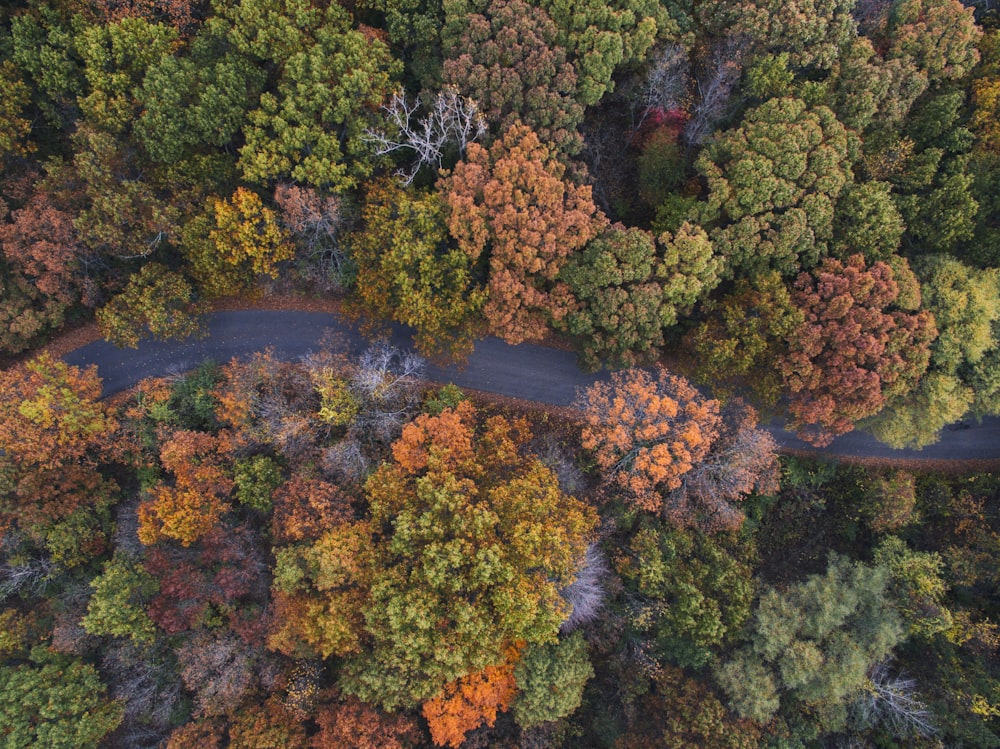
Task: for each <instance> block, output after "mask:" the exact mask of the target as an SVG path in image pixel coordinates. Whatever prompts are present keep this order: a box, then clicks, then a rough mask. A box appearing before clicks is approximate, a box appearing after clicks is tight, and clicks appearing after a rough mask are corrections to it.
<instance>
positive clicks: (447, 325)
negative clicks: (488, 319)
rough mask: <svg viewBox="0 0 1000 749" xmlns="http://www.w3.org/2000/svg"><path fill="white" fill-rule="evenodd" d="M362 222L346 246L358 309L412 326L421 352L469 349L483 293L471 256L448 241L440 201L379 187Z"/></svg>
mask: <svg viewBox="0 0 1000 749" xmlns="http://www.w3.org/2000/svg"><path fill="white" fill-rule="evenodd" d="M362 218H363V220H364V222H365V226H364V229H363V230H362V231H360V232H358V233H356V234H354V235H353V237H352V238H351V241H350V247H351V257H352V258H353V260H354V262H355V263H356V264H357V279H356V282H355V286H356V289H357V293H358V296H359V297H360V301H361V304H362V306H363V307H364V308H365V309H366V310H367V311H368V312H369V313H371V314H374V315H375V316H377V317H385V318H389V319H392V320H396V321H398V322H401V323H404V324H405V325H410V326H412V327H413V328H415V329H416V334H415V342H416V345H417V348H418V349H419V350H420V351H421V352H423V353H428V354H435V353H442V352H449V353H453V354H457V353H462V352H464V351H468V350H469V349H470V348H471V346H472V330H471V325H472V321H473V317H474V315H475V314H476V313H477V312H478V311H479V309H480V308H481V307H482V305H483V303H484V302H485V293H484V292H483V291H482V290H481V289H479V288H476V287H475V285H474V284H473V280H472V261H471V259H470V258H469V256H468V255H467V254H466V253H464V252H463V251H462V250H461V249H460V248H458V247H455V246H454V245H453V244H452V243H451V242H450V241H449V237H448V227H447V224H446V222H445V218H446V212H445V207H444V205H443V203H442V202H441V200H440V198H439V197H438V196H437V195H434V194H430V193H417V192H410V191H405V190H403V189H401V188H399V187H397V186H395V185H394V184H393V183H392V182H388V181H382V182H378V183H376V184H374V185H372V187H371V188H370V190H369V192H368V195H367V198H366V201H365V206H364V208H363V210H362Z"/></svg>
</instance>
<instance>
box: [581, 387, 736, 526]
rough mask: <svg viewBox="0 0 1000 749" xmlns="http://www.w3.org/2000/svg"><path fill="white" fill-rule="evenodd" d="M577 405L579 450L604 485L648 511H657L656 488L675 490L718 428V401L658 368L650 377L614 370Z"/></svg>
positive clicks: (659, 504)
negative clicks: (602, 475) (587, 453)
mask: <svg viewBox="0 0 1000 749" xmlns="http://www.w3.org/2000/svg"><path fill="white" fill-rule="evenodd" d="M579 405H580V407H581V408H582V409H583V412H584V415H585V418H586V426H585V427H584V429H583V446H584V447H585V448H586V449H588V450H593V451H594V457H595V458H596V460H597V464H598V466H600V468H601V469H602V470H603V471H605V472H606V473H607V479H608V480H609V481H611V482H612V483H614V484H616V485H618V486H619V487H621V488H622V489H624V490H625V491H626V493H627V494H628V496H629V498H630V500H631V501H632V502H633V503H634V504H635V505H636V506H638V507H640V508H642V509H644V510H649V511H651V512H658V511H660V510H661V509H662V508H663V497H662V495H661V494H660V490H661V489H666V490H667V491H670V490H672V489H676V488H678V487H679V486H680V485H681V478H680V477H681V476H682V475H683V474H685V473H687V472H688V471H690V470H691V469H692V468H693V467H694V466H695V464H696V463H698V462H699V461H700V460H702V459H703V458H704V457H705V456H706V455H707V454H708V450H709V448H710V447H711V445H712V442H713V441H714V440H715V438H716V437H717V436H718V433H719V426H720V424H721V419H720V417H719V403H718V401H714V400H709V399H707V398H705V397H704V396H703V395H702V394H701V393H699V392H698V391H697V390H696V389H695V388H694V387H693V386H692V385H691V384H690V383H689V382H688V381H687V380H685V379H684V378H682V377H677V376H676V375H672V374H670V373H669V372H668V371H667V370H666V369H663V368H660V369H658V370H657V372H656V375H655V376H654V375H652V374H650V373H649V372H648V371H646V370H644V369H629V370H626V371H624V372H615V373H614V374H612V375H611V379H610V381H606V382H596V383H594V384H593V385H591V386H590V387H589V388H587V389H586V390H585V391H584V392H583V393H582V395H581V398H580V400H579Z"/></svg>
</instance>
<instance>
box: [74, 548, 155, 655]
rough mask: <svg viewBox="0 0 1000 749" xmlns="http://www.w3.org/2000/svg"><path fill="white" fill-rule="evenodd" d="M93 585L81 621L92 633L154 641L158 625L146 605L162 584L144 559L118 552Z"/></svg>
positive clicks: (140, 641) (141, 642) (141, 641)
mask: <svg viewBox="0 0 1000 749" xmlns="http://www.w3.org/2000/svg"><path fill="white" fill-rule="evenodd" d="M90 587H91V588H93V589H94V594H93V595H92V596H91V598H90V603H89V604H88V605H87V615H86V616H85V617H83V620H82V622H81V624H83V627H84V629H86V630H87V631H88V632H89V633H90V634H92V635H110V636H112V637H129V638H131V639H132V641H133V642H135V643H137V644H143V643H145V644H148V643H151V642H152V641H153V639H154V638H155V637H156V625H155V624H153V620H152V619H150V618H149V614H148V613H146V606H147V604H148V603H149V600H150V599H151V598H152V597H153V595H154V594H155V593H156V592H157V591H158V590H159V585H158V584H157V582H156V579H155V578H154V577H152V576H151V575H150V574H149V573H147V572H146V570H145V568H144V567H143V566H142V562H140V561H137V560H135V559H132V558H130V557H128V556H127V555H125V554H124V553H116V554H115V556H114V557H113V558H112V559H111V561H109V562H107V563H106V564H105V565H104V570H103V572H101V574H100V575H98V576H97V577H95V578H94V579H93V580H92V581H91V583H90Z"/></svg>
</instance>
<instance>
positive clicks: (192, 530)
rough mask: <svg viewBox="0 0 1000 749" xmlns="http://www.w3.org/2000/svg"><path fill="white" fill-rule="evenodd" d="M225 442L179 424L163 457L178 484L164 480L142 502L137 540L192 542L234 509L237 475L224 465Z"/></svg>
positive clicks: (162, 452)
mask: <svg viewBox="0 0 1000 749" xmlns="http://www.w3.org/2000/svg"><path fill="white" fill-rule="evenodd" d="M225 457H226V456H225V447H224V444H223V443H222V442H220V440H219V439H218V438H217V437H216V436H215V435H212V434H207V433H205V432H191V431H187V430H178V431H176V432H174V434H173V435H171V437H170V439H169V440H167V441H166V442H165V443H164V444H163V445H162V446H161V448H160V462H161V463H162V464H163V467H164V468H166V469H167V470H168V471H170V472H171V473H173V474H174V478H175V480H174V484H173V485H172V486H171V485H169V484H160V485H159V486H156V487H154V488H153V489H152V491H151V492H150V494H151V497H152V498H151V499H148V500H146V501H144V502H143V503H142V504H141V505H140V506H139V540H141V541H142V542H143V543H144V544H155V543H157V542H159V541H161V540H163V539H173V540H175V541H179V542H180V543H181V545H182V546H190V545H191V544H192V543H194V542H195V541H197V540H198V539H199V538H201V537H203V536H205V535H206V534H207V533H209V531H211V530H212V529H213V528H214V527H215V526H216V524H217V523H218V522H219V520H221V518H222V516H223V515H224V514H225V513H226V512H227V511H228V510H229V509H230V502H229V494H230V493H231V492H232V490H233V479H232V476H231V475H230V472H229V471H228V470H226V468H225V467H224V459H225Z"/></svg>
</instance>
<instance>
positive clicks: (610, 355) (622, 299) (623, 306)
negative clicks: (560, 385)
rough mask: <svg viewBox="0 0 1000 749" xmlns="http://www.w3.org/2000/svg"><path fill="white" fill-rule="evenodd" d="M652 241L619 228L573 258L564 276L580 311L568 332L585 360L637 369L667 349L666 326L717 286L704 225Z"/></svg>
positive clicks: (715, 259)
mask: <svg viewBox="0 0 1000 749" xmlns="http://www.w3.org/2000/svg"><path fill="white" fill-rule="evenodd" d="M659 244H660V251H659V252H657V248H656V245H655V244H654V242H653V238H652V236H650V235H649V234H648V233H646V232H644V231H642V230H640V229H626V228H625V227H624V226H621V225H620V224H619V225H615V226H613V227H611V228H610V229H609V230H607V231H606V232H605V233H604V234H602V235H601V236H599V237H597V238H595V239H593V240H591V241H590V242H589V243H588V245H587V247H586V248H585V250H584V251H583V252H582V253H580V254H578V255H574V256H573V257H571V258H570V260H569V261H568V263H567V265H566V267H565V268H564V269H563V271H562V273H561V277H562V278H563V279H564V280H565V281H566V282H567V283H568V284H569V285H570V288H571V290H572V292H573V295H574V296H575V297H576V299H577V300H578V301H579V302H580V305H581V306H580V307H579V308H578V309H576V310H574V311H573V312H571V313H570V314H569V315H568V316H567V318H566V323H565V325H566V328H567V329H568V330H569V332H570V333H572V334H573V335H575V336H578V337H579V338H580V340H581V342H582V346H583V351H584V357H585V362H586V363H587V364H588V365H590V366H596V365H597V364H598V363H599V362H600V361H601V360H602V359H608V360H609V361H611V362H612V363H616V364H618V363H624V364H635V363H637V361H638V360H640V359H642V358H646V359H649V358H652V356H653V355H654V354H655V351H656V349H657V348H658V347H659V346H662V345H663V329H664V328H669V327H671V326H673V325H674V324H676V323H677V320H678V317H679V315H680V314H683V313H685V312H689V311H690V310H691V308H692V307H693V306H694V303H695V302H696V301H697V300H698V299H699V298H700V297H702V296H704V295H706V294H707V293H708V292H709V291H711V290H712V288H714V286H715V284H716V283H718V280H719V279H718V270H719V266H720V265H721V262H720V258H718V257H717V256H716V255H715V254H714V252H713V250H712V244H711V242H710V241H709V239H708V236H707V235H706V234H705V232H704V230H702V229H701V228H700V227H695V226H692V225H691V224H689V223H687V222H685V223H684V224H683V225H682V226H681V227H680V229H679V230H678V231H677V232H676V234H671V233H669V232H667V233H664V234H663V235H661V236H660V241H659Z"/></svg>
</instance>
